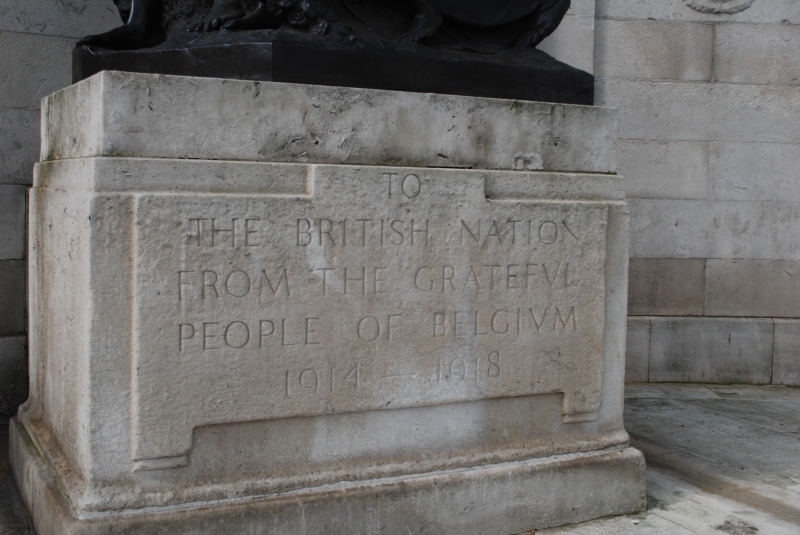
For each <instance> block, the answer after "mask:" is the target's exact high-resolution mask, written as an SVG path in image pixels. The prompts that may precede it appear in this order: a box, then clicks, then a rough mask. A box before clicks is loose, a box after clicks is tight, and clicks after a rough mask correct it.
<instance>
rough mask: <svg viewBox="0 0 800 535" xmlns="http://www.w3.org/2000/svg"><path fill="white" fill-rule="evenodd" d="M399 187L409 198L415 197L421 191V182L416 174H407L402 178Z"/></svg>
mask: <svg viewBox="0 0 800 535" xmlns="http://www.w3.org/2000/svg"><path fill="white" fill-rule="evenodd" d="M400 189H401V190H402V191H403V195H405V196H406V197H408V198H409V199H416V198H417V197H418V196H419V194H420V192H422V183H421V182H420V180H419V177H418V176H417V175H408V176H406V177H405V178H404V179H403V184H402V185H401V187H400Z"/></svg>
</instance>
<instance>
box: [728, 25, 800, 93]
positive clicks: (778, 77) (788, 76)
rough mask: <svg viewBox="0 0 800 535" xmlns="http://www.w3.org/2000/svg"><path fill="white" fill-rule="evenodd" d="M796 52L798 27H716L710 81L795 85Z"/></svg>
mask: <svg viewBox="0 0 800 535" xmlns="http://www.w3.org/2000/svg"><path fill="white" fill-rule="evenodd" d="M798 48H800V26H798V25H794V24H791V25H790V24H720V25H718V26H717V28H716V33H715V42H714V79H715V80H716V81H719V82H733V83H737V84H797V83H798V82H800V58H798V57H797V50H798Z"/></svg>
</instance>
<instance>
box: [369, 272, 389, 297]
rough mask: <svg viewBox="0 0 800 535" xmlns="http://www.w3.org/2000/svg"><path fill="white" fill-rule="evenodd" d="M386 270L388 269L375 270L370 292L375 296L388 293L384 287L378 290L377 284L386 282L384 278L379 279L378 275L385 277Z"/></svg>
mask: <svg viewBox="0 0 800 535" xmlns="http://www.w3.org/2000/svg"><path fill="white" fill-rule="evenodd" d="M388 269H389V268H385V267H379V268H375V277H374V279H373V280H374V284H373V286H372V292H373V293H376V294H385V293H389V292H388V290H386V287H385V286H382V287H381V289H378V285H379V284H381V283H385V282H386V279H385V278H380V277H379V275H381V276H385V275H386V271H387V270H388Z"/></svg>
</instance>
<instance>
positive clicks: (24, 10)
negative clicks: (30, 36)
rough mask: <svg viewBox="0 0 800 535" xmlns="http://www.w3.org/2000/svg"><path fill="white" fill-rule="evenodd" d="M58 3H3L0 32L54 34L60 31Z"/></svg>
mask: <svg viewBox="0 0 800 535" xmlns="http://www.w3.org/2000/svg"><path fill="white" fill-rule="evenodd" d="M56 3H57V0H25V1H24V2H19V1H16V2H15V1H11V0H9V1H6V2H3V3H2V4H0V31H6V32H20V33H44V34H54V33H56V32H57V31H58V22H57V20H58V17H57V7H56ZM3 57H4V58H8V56H3Z"/></svg>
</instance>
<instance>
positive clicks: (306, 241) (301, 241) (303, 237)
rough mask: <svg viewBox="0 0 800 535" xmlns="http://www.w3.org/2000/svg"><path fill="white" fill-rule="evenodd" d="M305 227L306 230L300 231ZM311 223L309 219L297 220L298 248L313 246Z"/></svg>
mask: <svg viewBox="0 0 800 535" xmlns="http://www.w3.org/2000/svg"><path fill="white" fill-rule="evenodd" d="M301 225H305V230H300V227H301ZM310 231H311V222H310V221H309V220H308V219H298V220H297V246H298V247H308V246H309V245H310V244H311V232H310Z"/></svg>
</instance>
